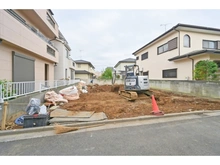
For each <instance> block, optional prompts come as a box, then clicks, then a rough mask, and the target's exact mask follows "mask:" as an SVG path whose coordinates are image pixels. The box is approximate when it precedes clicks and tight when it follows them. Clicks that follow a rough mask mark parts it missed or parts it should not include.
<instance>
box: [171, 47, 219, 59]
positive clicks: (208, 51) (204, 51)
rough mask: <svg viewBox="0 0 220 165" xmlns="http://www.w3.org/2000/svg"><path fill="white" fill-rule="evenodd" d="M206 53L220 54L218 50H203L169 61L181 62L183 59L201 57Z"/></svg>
mask: <svg viewBox="0 0 220 165" xmlns="http://www.w3.org/2000/svg"><path fill="white" fill-rule="evenodd" d="M204 53H216V54H220V51H217V50H207V49H203V50H195V51H192V52H189V53H186V54H183V55H180V56H175V57H173V58H170V59H168V61H175V60H179V59H183V58H188V57H191V56H196V55H201V54H204Z"/></svg>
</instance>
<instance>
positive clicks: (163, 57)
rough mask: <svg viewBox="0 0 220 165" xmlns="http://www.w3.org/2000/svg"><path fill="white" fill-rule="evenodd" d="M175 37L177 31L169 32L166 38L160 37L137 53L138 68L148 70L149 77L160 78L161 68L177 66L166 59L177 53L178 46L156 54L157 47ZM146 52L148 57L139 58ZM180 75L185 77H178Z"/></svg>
mask: <svg viewBox="0 0 220 165" xmlns="http://www.w3.org/2000/svg"><path fill="white" fill-rule="evenodd" d="M176 37H178V32H175V33H172V34H170V35H169V36H167V37H166V38H163V39H161V40H160V41H158V42H157V43H155V44H153V45H151V46H150V47H148V48H146V49H144V50H143V51H141V52H140V53H138V55H137V56H139V60H137V61H136V64H137V65H139V68H140V70H141V71H142V70H143V72H146V71H149V78H150V79H162V70H164V69H174V68H177V67H178V66H177V65H176V64H175V63H171V62H169V61H168V59H169V58H172V57H174V56H177V55H178V48H176V49H174V50H171V51H167V52H165V53H162V54H160V55H157V47H159V46H161V45H163V44H165V43H166V42H168V41H169V40H172V39H174V38H176ZM177 45H178V39H177ZM146 52H148V59H145V60H141V55H142V54H144V53H146ZM182 77H185V76H182V75H181V77H180V78H182ZM167 79H169V78H167Z"/></svg>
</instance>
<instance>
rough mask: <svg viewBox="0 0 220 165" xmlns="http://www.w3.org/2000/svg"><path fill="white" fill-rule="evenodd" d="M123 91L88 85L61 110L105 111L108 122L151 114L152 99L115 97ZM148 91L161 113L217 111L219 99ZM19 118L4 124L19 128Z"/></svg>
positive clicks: (154, 90) (162, 91)
mask: <svg viewBox="0 0 220 165" xmlns="http://www.w3.org/2000/svg"><path fill="white" fill-rule="evenodd" d="M123 89H124V86H123V85H114V86H112V85H97V84H95V85H87V91H88V93H81V94H80V97H79V99H77V100H72V101H69V102H68V103H65V104H63V105H62V106H60V108H62V109H66V110H68V111H95V112H104V113H105V114H106V116H107V118H108V119H119V118H131V117H137V116H145V115H152V114H151V112H152V98H151V97H149V96H146V95H145V94H139V96H138V99H137V100H135V101H128V100H126V99H125V98H123V97H121V96H120V95H119V94H118V90H123ZM150 90H151V91H152V94H153V95H154V96H155V99H156V103H157V105H158V108H159V110H160V111H163V112H164V114H168V113H181V112H190V111H196V110H220V100H219V99H211V98H199V97H195V96H190V95H186V94H178V93H175V92H169V91H164V90H157V89H150ZM21 114H22V112H21ZM18 116H19V114H17V115H16V116H11V118H10V120H9V121H8V122H7V128H8V129H17V128H21V126H16V125H15V124H13V123H14V120H15V119H16V117H18Z"/></svg>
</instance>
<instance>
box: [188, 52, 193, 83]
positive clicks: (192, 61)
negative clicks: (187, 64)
mask: <svg viewBox="0 0 220 165" xmlns="http://www.w3.org/2000/svg"><path fill="white" fill-rule="evenodd" d="M187 58H189V59H191V60H192V80H194V59H193V58H190V57H189V56H187Z"/></svg>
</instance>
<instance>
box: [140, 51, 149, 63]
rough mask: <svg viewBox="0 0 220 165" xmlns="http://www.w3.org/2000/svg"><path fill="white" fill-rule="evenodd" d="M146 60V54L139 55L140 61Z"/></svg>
mask: <svg viewBox="0 0 220 165" xmlns="http://www.w3.org/2000/svg"><path fill="white" fill-rule="evenodd" d="M146 59H148V52H145V53H143V54H142V55H141V61H143V60H146Z"/></svg>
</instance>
